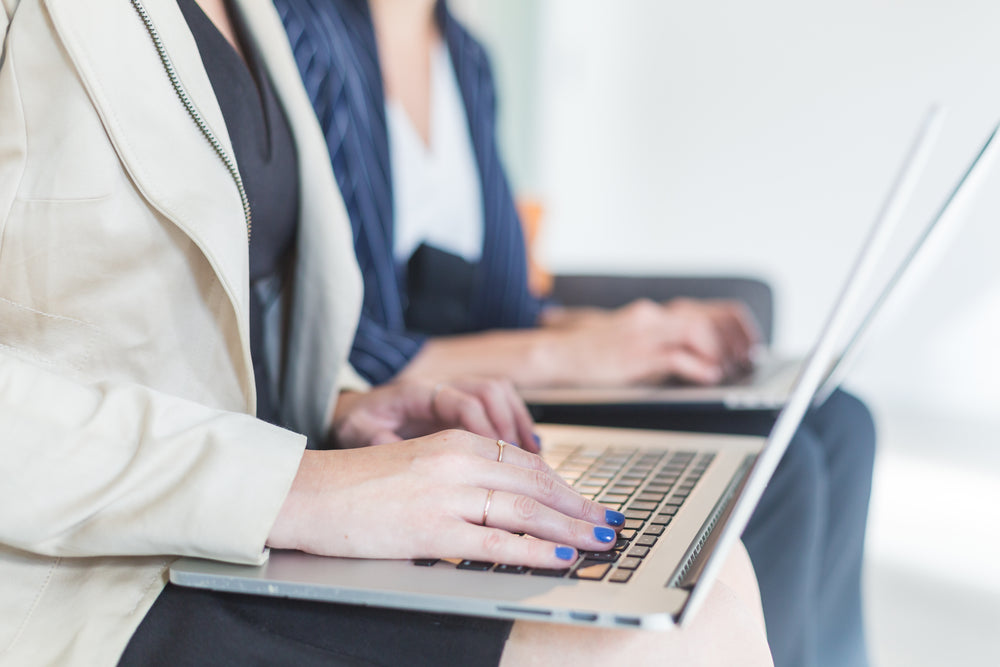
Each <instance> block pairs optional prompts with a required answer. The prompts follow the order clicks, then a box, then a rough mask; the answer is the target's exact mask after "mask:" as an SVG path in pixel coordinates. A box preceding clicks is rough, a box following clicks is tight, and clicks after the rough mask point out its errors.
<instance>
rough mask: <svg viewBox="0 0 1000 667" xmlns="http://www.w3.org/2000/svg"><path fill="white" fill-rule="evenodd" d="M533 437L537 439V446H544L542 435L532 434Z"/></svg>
mask: <svg viewBox="0 0 1000 667" xmlns="http://www.w3.org/2000/svg"><path fill="white" fill-rule="evenodd" d="M531 437H532V438H534V439H535V444H536V445H538V446H541V444H542V437H541V436H540V435H538V434H537V433H532V434H531Z"/></svg>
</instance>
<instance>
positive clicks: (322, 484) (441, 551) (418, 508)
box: [268, 431, 625, 570]
mask: <svg viewBox="0 0 1000 667" xmlns="http://www.w3.org/2000/svg"><path fill="white" fill-rule="evenodd" d="M501 449H502V451H503V460H502V462H500V461H498V460H497V459H498V456H499V452H500V451H501ZM484 519H485V525H483V523H484ZM624 521H625V518H624V516H623V514H622V513H620V512H618V511H615V510H610V509H608V508H606V507H604V506H602V505H601V504H599V503H598V502H595V501H594V500H590V499H587V498H584V497H583V496H582V495H581V494H580V493H579V492H577V491H576V490H574V489H573V488H572V487H571V486H570V485H569V484H567V483H566V482H565V481H564V480H563V479H562V478H561V477H560V476H559V475H558V474H556V473H555V472H554V471H553V470H552V469H551V468H550V467H549V466H548V465H547V464H546V463H545V462H544V461H542V459H541V458H539V457H538V456H536V455H534V454H531V453H529V452H526V451H524V450H521V449H519V448H517V447H513V446H509V445H508V446H505V447H503V448H500V447H498V444H497V441H495V440H491V439H487V438H483V437H480V436H477V435H473V434H471V433H467V432H464V431H444V432H442V433H437V434H434V435H431V436H426V437H423V438H418V439H415V440H410V441H404V442H398V443H393V444H387V445H383V446H380V447H367V448H362V449H350V450H334V451H314V450H307V451H306V452H305V454H304V455H303V458H302V462H301V464H300V466H299V471H298V474H297V476H296V478H295V481H294V482H293V485H292V489H291V491H290V493H289V495H288V497H287V499H286V500H285V503H284V505H283V506H282V508H281V511H280V513H279V516H278V518H277V521H276V522H275V523H274V526H273V528H272V529H271V532H270V535H269V538H268V544H269V545H270V546H273V547H277V548H291V549H300V550H302V551H308V552H311V553H316V554H321V555H331V556H347V557H365V558H457V559H462V560H468V561H470V562H471V561H479V562H485V563H488V564H492V563H504V564H507V565H509V566H525V567H532V568H550V569H556V570H557V569H563V570H565V569H566V568H567V567H568V566H569V565H571V564H572V563H574V562H575V561H576V560H577V553H578V550H584V551H588V552H594V553H599V552H607V551H609V550H611V549H613V548H614V547H615V545H616V543H617V541H618V537H617V533H616V529H617V528H620V527H621V526H622V525H623V524H624ZM521 533H523V536H520V535H518V534H521Z"/></svg>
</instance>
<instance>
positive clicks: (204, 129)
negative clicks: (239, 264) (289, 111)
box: [131, 0, 253, 241]
mask: <svg viewBox="0 0 1000 667" xmlns="http://www.w3.org/2000/svg"><path fill="white" fill-rule="evenodd" d="M131 2H132V7H134V8H135V11H136V13H137V14H138V15H139V18H140V19H142V23H143V25H145V26H146V32H148V33H149V37H150V39H152V40H153V46H154V47H156V53H157V54H158V55H159V56H160V62H161V63H163V69H164V70H165V71H166V73H167V77H168V78H169V79H170V84H171V85H172V86H173V87H174V92H175V93H177V97H178V98H179V99H180V101H181V104H183V105H184V108H185V109H187V112H188V115H189V116H190V117H191V120H193V121H194V124H195V125H197V126H198V129H199V130H201V133H202V135H204V137H205V139H207V140H208V143H209V145H211V146H212V149H213V150H214V151H215V154H216V155H218V156H219V159H220V160H222V163H223V164H224V165H225V166H226V169H227V170H229V175H230V176H232V177H233V181H234V182H235V183H236V189H237V190H238V191H239V193H240V201H241V202H242V203H243V217H244V218H245V219H246V223H247V240H248V241H249V240H250V232H251V230H252V228H253V221H252V220H251V217H250V199H249V198H248V197H247V192H246V190H245V189H244V188H243V179H242V178H241V177H240V170H239V169H238V168H237V167H236V161H235V160H233V158H232V157H230V156H229V154H228V153H226V149H225V148H224V147H223V146H222V142H221V141H219V139H218V137H216V136H215V133H214V132H212V128H210V127H209V126H208V123H206V122H205V119H204V118H203V117H202V115H201V113H200V112H199V111H198V109H196V108H195V106H194V103H193V102H192V101H191V97H190V96H189V95H188V94H187V90H185V89H184V84H182V83H181V80H180V77H178V76H177V70H176V69H174V64H173V62H172V61H171V60H170V56H169V55H167V49H166V47H164V46H163V40H161V39H160V33H159V32H157V30H156V27H155V26H154V25H153V21H152V20H151V19H150V18H149V14H148V13H147V12H146V8H145V7H143V6H142V2H140V0H131Z"/></svg>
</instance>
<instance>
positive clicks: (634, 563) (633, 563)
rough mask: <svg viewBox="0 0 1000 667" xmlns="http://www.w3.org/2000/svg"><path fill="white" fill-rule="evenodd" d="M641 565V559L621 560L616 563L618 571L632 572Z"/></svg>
mask: <svg viewBox="0 0 1000 667" xmlns="http://www.w3.org/2000/svg"><path fill="white" fill-rule="evenodd" d="M640 565H642V559H640V558H634V557H629V558H622V559H621V562H619V563H618V569H619V570H634V569H635V568H637V567H639V566H640Z"/></svg>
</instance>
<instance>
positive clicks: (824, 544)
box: [743, 391, 875, 667]
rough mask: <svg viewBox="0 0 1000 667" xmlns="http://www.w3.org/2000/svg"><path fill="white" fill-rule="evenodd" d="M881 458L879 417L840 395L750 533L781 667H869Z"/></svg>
mask: <svg viewBox="0 0 1000 667" xmlns="http://www.w3.org/2000/svg"><path fill="white" fill-rule="evenodd" d="M874 458H875V425H874V422H873V421H872V417H871V413H870V412H869V411H868V409H867V408H866V407H865V405H864V404H863V403H861V402H860V401H859V400H858V399H856V398H855V397H853V396H851V395H849V394H847V393H845V392H843V391H837V392H835V393H834V394H833V395H831V396H830V398H829V399H828V400H827V401H826V402H825V403H824V404H823V405H821V406H819V407H818V408H814V409H813V410H812V411H811V412H810V413H809V414H807V415H806V418H805V419H804V420H803V422H802V425H801V427H800V428H799V430H798V432H797V433H796V435H795V438H794V439H793V440H792V443H791V444H790V446H789V448H788V451H787V452H786V453H785V456H784V458H783V459H782V461H781V463H780V464H779V466H778V469H777V470H776V471H775V474H774V477H773V478H772V480H771V483H770V485H768V487H767V490H766V491H765V492H764V496H763V497H762V498H761V501H760V504H759V505H758V506H757V510H756V512H755V513H754V515H753V518H752V519H751V521H750V523H749V524H748V526H747V528H746V531H744V533H743V543H744V544H745V545H746V548H747V551H748V552H749V553H750V560H751V561H752V562H753V565H754V569H755V570H756V572H757V580H758V583H759V585H760V592H761V599H762V602H763V605H764V618H765V620H766V622H767V638H768V642H769V643H770V645H771V652H772V654H773V656H774V664H775V666H776V667H792V666H795V667H812V666H817V667H818V666H826V665H830V666H834V665H836V666H838V667H840V666H843V667H848V666H849V667H854V666H858V667H863V666H864V665H867V664H868V658H867V651H866V647H865V636H864V626H863V620H862V609H861V560H862V556H863V554H864V540H865V526H866V524H867V521H868V499H869V496H870V494H871V484H872V466H873V464H874Z"/></svg>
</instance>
